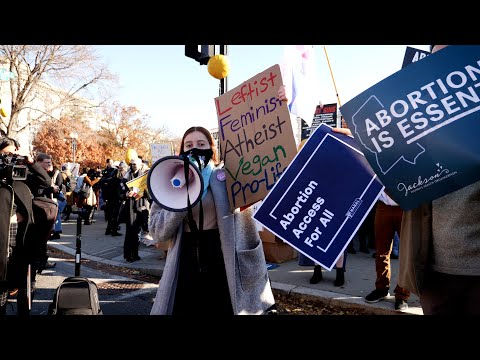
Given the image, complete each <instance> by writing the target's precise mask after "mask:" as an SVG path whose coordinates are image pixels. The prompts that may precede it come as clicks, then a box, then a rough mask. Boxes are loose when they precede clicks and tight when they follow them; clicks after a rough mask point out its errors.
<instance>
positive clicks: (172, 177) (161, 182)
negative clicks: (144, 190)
mask: <svg viewBox="0 0 480 360" xmlns="http://www.w3.org/2000/svg"><path fill="white" fill-rule="evenodd" d="M187 163H188V179H185V160H184V157H182V156H165V157H163V158H161V159H159V160H157V161H156V162H155V163H154V164H153V165H152V167H151V168H150V170H149V171H148V175H147V186H148V192H149V194H150V196H151V197H152V200H153V201H155V202H156V203H157V204H158V205H159V206H160V207H162V208H164V209H166V210H169V211H175V212H179V211H186V210H187V209H188V197H189V198H190V205H191V206H192V207H193V206H195V205H196V204H197V203H198V202H199V201H200V199H201V197H202V194H203V189H204V187H203V177H202V173H201V172H200V170H199V169H198V167H197V166H195V165H194V164H192V163H191V162H190V161H189V160H188V159H187ZM187 185H188V186H187ZM187 187H188V190H187Z"/></svg>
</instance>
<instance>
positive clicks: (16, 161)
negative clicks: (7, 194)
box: [0, 154, 28, 181]
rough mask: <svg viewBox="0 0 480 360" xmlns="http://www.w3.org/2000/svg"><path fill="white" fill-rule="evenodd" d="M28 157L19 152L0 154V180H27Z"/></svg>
mask: <svg viewBox="0 0 480 360" xmlns="http://www.w3.org/2000/svg"><path fill="white" fill-rule="evenodd" d="M27 171H28V168H27V158H26V157H25V156H21V155H17V154H0V180H7V181H11V180H25V179H26V178H27Z"/></svg>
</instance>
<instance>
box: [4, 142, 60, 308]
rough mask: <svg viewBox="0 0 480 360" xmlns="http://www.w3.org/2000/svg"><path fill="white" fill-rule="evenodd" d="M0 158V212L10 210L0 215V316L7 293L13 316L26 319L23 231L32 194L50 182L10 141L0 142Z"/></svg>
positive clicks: (28, 220)
mask: <svg viewBox="0 0 480 360" xmlns="http://www.w3.org/2000/svg"><path fill="white" fill-rule="evenodd" d="M0 156H1V159H2V161H0V163H1V164H0V175H1V176H0V208H1V209H11V210H10V212H9V211H1V212H0V299H1V300H0V305H2V306H1V307H0V313H1V312H2V311H3V312H5V306H6V296H7V295H8V290H11V293H12V294H13V293H15V292H17V314H18V315H27V314H28V312H29V304H28V297H29V295H30V294H28V295H27V273H28V258H27V254H26V249H25V246H26V234H27V230H28V229H29V228H30V227H31V226H32V224H33V222H34V219H33V211H32V193H34V192H38V189H39V188H41V187H46V186H49V185H50V182H51V179H50V176H48V174H47V172H46V171H45V169H43V168H42V167H41V166H40V165H39V164H36V163H34V161H33V158H32V156H31V155H30V154H29V153H28V152H27V151H26V149H22V148H21V147H20V144H19V143H18V142H17V141H16V140H14V139H12V138H9V137H3V138H0ZM6 159H11V160H12V161H11V163H7V162H8V161H9V160H6ZM13 159H15V160H13ZM4 160H5V161H4ZM17 167H18V168H17ZM14 170H17V171H14ZM21 171H23V174H22V173H21Z"/></svg>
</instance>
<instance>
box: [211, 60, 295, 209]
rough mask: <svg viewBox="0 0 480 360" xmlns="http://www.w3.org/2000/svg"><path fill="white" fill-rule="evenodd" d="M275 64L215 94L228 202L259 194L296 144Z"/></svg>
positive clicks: (253, 198) (278, 173) (241, 201)
mask: <svg viewBox="0 0 480 360" xmlns="http://www.w3.org/2000/svg"><path fill="white" fill-rule="evenodd" d="M281 85H282V78H281V74H280V67H279V66H278V65H274V66H272V67H270V68H268V69H266V70H265V71H263V72H261V73H259V74H257V75H256V76H254V77H252V78H251V79H249V80H247V81H245V82H243V83H242V84H241V85H239V86H237V87H236V88H234V89H232V90H230V91H228V92H226V93H225V94H223V95H221V96H219V97H217V98H215V106H216V109H217V116H218V133H219V138H220V146H221V149H222V157H223V161H224V164H225V174H226V176H227V179H226V182H227V192H228V198H229V201H230V208H231V209H236V208H239V207H242V206H246V205H250V204H253V203H254V202H257V201H258V200H262V199H263V198H264V197H265V195H266V194H267V192H268V191H269V190H270V189H271V188H273V186H274V184H275V183H276V182H277V181H278V179H279V178H280V176H281V175H282V173H283V172H284V171H285V169H286V168H287V166H288V164H290V162H291V161H292V159H293V158H294V156H295V154H296V152H297V150H296V145H295V139H294V136H293V130H292V124H291V121H290V114H289V112H288V108H287V103H286V102H282V101H280V100H279V99H278V88H279V87H280V86H281Z"/></svg>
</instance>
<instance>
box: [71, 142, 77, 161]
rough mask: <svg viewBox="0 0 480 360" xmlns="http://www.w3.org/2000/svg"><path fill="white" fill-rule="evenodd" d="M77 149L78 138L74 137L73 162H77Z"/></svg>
mask: <svg viewBox="0 0 480 360" xmlns="http://www.w3.org/2000/svg"><path fill="white" fill-rule="evenodd" d="M76 150H77V139H75V138H74V139H72V152H73V163H74V164H75V151H76Z"/></svg>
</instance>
